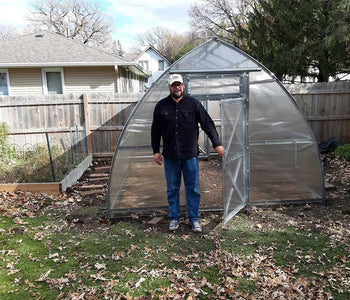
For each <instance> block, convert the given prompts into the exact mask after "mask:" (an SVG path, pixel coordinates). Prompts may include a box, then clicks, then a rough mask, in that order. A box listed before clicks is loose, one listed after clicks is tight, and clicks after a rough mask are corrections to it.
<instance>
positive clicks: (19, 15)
mask: <svg viewBox="0 0 350 300" xmlns="http://www.w3.org/2000/svg"><path fill="white" fill-rule="evenodd" d="M31 2H32V0H10V1H9V0H0V25H11V26H15V27H17V28H23V27H25V25H26V20H25V16H26V14H27V13H28V11H29V9H30V3H31ZM99 2H101V4H102V6H103V8H104V12H105V13H106V14H107V15H109V16H111V17H112V18H113V20H114V22H115V32H113V38H114V39H115V40H120V42H121V44H122V47H123V49H124V50H126V51H127V50H129V49H130V48H131V47H132V46H133V45H134V44H135V38H136V36H137V34H142V33H144V32H146V31H148V30H151V29H152V28H154V27H158V26H160V27H165V28H168V29H170V30H174V32H176V33H184V32H186V31H189V30H190V24H189V21H190V18H189V16H188V10H189V9H190V7H191V5H194V4H196V3H198V2H200V0H160V1H157V0H100V1H99Z"/></svg>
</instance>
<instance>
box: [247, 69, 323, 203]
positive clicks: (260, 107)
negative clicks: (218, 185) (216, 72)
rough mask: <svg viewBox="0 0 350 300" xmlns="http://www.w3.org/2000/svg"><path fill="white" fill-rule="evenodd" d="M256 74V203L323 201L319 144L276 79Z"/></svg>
mask: <svg viewBox="0 0 350 300" xmlns="http://www.w3.org/2000/svg"><path fill="white" fill-rule="evenodd" d="M265 75H266V76H261V74H259V73H250V97H249V99H250V102H249V120H250V121H249V145H250V146H249V148H250V200H249V201H250V204H251V205H259V204H271V203H282V202H299V201H308V202H311V201H322V200H323V193H324V185H323V173H322V167H321V162H320V158H319V154H318V148H317V143H316V140H315V138H314V136H313V134H312V131H311V129H310V127H309V126H308V124H307V122H306V120H305V118H304V117H303V115H302V114H301V112H300V110H299V109H298V108H297V105H296V103H295V102H294V99H293V98H292V97H291V96H290V95H289V94H288V93H287V92H286V91H285V90H284V88H283V87H282V86H281V85H280V84H279V83H278V82H277V81H276V80H274V79H273V78H272V77H270V78H269V76H268V75H267V74H265Z"/></svg>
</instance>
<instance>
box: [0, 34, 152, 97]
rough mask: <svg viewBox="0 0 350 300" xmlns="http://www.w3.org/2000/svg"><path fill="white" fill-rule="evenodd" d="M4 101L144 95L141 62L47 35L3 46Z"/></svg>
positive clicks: (1, 81)
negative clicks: (29, 97) (26, 97)
mask: <svg viewBox="0 0 350 300" xmlns="http://www.w3.org/2000/svg"><path fill="white" fill-rule="evenodd" d="M0 49H1V51H0V95H11V96H19V95H38V94H40V95H42V94H44V95H45V94H77V93H80V94H82V93H120V94H126V93H139V92H143V90H144V84H145V80H146V79H147V78H148V77H149V75H148V74H147V73H146V72H144V71H143V70H142V69H141V68H140V67H139V66H138V65H137V64H136V63H135V62H130V61H127V60H126V59H123V58H122V57H119V56H116V55H112V54H109V53H106V52H104V51H102V50H100V49H97V48H92V47H90V46H86V45H83V44H81V43H78V42H76V41H73V40H71V39H68V38H65V37H63V36H61V35H58V34H56V33H52V32H48V31H43V32H39V33H33V34H27V35H22V36H18V37H15V38H11V39H7V40H1V41H0Z"/></svg>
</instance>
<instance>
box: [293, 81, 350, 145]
mask: <svg viewBox="0 0 350 300" xmlns="http://www.w3.org/2000/svg"><path fill="white" fill-rule="evenodd" d="M287 88H288V89H289V91H290V93H291V94H292V95H293V97H294V98H295V99H296V101H297V102H298V104H299V106H300V108H301V110H302V112H303V113H304V116H305V118H306V119H307V120H308V123H309V125H310V127H311V129H312V130H313V132H314V135H315V137H316V140H317V142H318V143H320V142H323V141H326V140H327V139H328V138H330V137H336V138H337V139H338V140H339V141H340V142H341V143H343V144H347V143H350V81H339V82H321V83H313V84H296V85H289V86H287Z"/></svg>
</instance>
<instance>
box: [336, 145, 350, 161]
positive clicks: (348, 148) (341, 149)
mask: <svg viewBox="0 0 350 300" xmlns="http://www.w3.org/2000/svg"><path fill="white" fill-rule="evenodd" d="M334 154H335V156H337V157H339V158H342V159H345V160H347V161H350V144H344V145H340V146H338V147H337V149H336V150H335V152H334Z"/></svg>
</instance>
